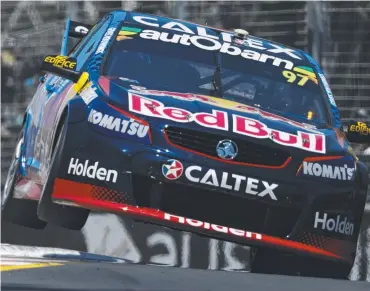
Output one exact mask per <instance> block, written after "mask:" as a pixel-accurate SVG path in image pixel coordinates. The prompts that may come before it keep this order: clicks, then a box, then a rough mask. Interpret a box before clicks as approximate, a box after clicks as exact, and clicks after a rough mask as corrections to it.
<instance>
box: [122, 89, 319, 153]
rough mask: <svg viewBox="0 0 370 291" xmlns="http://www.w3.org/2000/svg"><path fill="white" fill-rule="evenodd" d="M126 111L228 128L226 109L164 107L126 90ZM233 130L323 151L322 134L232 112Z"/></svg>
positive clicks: (285, 144) (217, 128)
mask: <svg viewBox="0 0 370 291" xmlns="http://www.w3.org/2000/svg"><path fill="white" fill-rule="evenodd" d="M128 95H129V96H128V97H129V110H130V111H131V112H135V113H138V114H142V115H146V116H150V117H156V118H163V119H167V120H172V121H175V122H181V123H190V122H195V123H197V124H198V125H200V126H203V127H207V128H212V129H216V130H224V131H228V130H229V124H228V120H229V119H228V112H225V111H220V110H216V109H212V113H208V112H196V113H192V112H190V111H188V110H185V109H182V108H177V107H166V106H165V105H164V104H163V103H162V102H160V101H158V100H154V99H150V98H146V97H143V96H140V95H137V94H133V93H131V92H129V94H128ZM232 120H233V125H232V131H233V132H234V133H237V134H240V135H245V136H249V137H252V138H259V139H266V138H269V139H271V140H272V141H273V142H275V143H278V144H281V145H283V146H291V147H296V148H299V149H302V150H306V151H310V152H317V153H325V152H326V145H325V136H324V135H322V134H313V133H307V132H301V131H298V132H297V134H291V133H287V132H283V131H279V130H275V129H271V128H268V127H267V125H266V124H264V123H262V122H260V121H259V120H257V119H253V118H249V117H244V116H240V115H236V114H232Z"/></svg>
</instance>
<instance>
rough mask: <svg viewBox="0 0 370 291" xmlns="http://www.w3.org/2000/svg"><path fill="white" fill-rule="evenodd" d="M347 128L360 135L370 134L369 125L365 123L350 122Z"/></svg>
mask: <svg viewBox="0 0 370 291" xmlns="http://www.w3.org/2000/svg"><path fill="white" fill-rule="evenodd" d="M349 130H350V131H352V132H359V133H360V134H362V135H370V127H368V126H367V124H366V123H364V122H361V121H358V122H357V125H354V124H352V125H351V126H350V127H349Z"/></svg>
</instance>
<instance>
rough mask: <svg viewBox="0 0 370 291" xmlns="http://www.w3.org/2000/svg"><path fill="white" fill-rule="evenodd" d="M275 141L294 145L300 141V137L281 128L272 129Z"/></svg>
mask: <svg viewBox="0 0 370 291" xmlns="http://www.w3.org/2000/svg"><path fill="white" fill-rule="evenodd" d="M272 136H273V141H274V142H277V143H279V144H282V145H287V146H294V145H296V144H297V142H298V137H297V136H296V135H294V134H290V133H287V132H283V131H280V130H272Z"/></svg>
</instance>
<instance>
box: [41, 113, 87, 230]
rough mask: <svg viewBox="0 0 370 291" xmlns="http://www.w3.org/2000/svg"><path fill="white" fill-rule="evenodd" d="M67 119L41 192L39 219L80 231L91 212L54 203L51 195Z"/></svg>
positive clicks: (60, 132)
mask: <svg viewBox="0 0 370 291" xmlns="http://www.w3.org/2000/svg"><path fill="white" fill-rule="evenodd" d="M66 129H67V127H66V119H63V120H62V121H61V124H60V130H59V131H58V132H59V134H58V133H57V134H58V137H57V142H56V144H55V147H54V151H53V155H52V162H51V166H50V169H49V173H48V177H47V179H46V183H45V185H44V188H43V190H42V192H41V198H40V202H39V206H38V209H37V214H38V216H39V218H41V219H42V220H44V221H47V222H48V223H53V224H56V225H59V226H62V227H64V228H68V229H72V230H80V229H81V228H83V226H84V225H85V223H86V220H87V218H88V216H89V213H90V210H88V209H83V208H77V207H71V206H67V205H60V204H56V203H53V201H52V198H51V195H52V193H53V189H54V181H55V176H56V174H57V173H58V169H59V165H60V161H61V157H62V152H63V148H64V142H65V136H66Z"/></svg>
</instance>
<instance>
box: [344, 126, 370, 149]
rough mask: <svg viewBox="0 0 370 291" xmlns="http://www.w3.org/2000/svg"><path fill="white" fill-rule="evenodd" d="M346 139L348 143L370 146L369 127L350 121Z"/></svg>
mask: <svg viewBox="0 0 370 291" xmlns="http://www.w3.org/2000/svg"><path fill="white" fill-rule="evenodd" d="M347 126H348V127H347V130H346V132H347V134H346V135H347V139H348V141H350V142H354V143H362V144H370V126H369V125H368V124H366V123H365V122H361V121H357V122H356V121H350V122H349V123H348V125H347Z"/></svg>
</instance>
